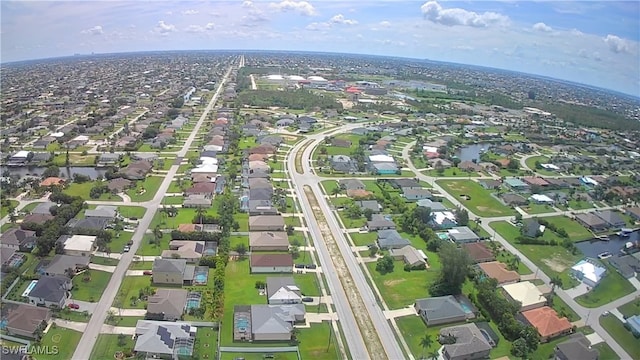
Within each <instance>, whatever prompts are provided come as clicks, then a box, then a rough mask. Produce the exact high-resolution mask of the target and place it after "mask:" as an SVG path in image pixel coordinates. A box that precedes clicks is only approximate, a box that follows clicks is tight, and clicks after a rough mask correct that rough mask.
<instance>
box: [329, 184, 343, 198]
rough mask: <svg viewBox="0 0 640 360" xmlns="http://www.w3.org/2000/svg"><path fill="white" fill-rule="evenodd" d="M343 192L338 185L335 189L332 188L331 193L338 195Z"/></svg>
mask: <svg viewBox="0 0 640 360" xmlns="http://www.w3.org/2000/svg"><path fill="white" fill-rule="evenodd" d="M341 192H342V189H341V188H340V186H336V187H334V188H333V189H331V195H333V196H335V197H338V195H340V193H341Z"/></svg>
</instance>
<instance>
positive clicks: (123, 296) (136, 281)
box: [113, 276, 152, 309]
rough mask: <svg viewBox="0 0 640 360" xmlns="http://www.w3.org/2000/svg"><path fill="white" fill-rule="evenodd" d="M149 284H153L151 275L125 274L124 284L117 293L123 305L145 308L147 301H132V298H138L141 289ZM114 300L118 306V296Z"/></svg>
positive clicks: (123, 306) (125, 306)
mask: <svg viewBox="0 0 640 360" xmlns="http://www.w3.org/2000/svg"><path fill="white" fill-rule="evenodd" d="M147 286H152V284H151V276H125V277H124V279H123V280H122V284H120V290H118V295H117V297H120V300H121V301H122V304H121V307H122V308H123V309H144V307H145V304H146V302H144V301H137V302H135V303H132V302H131V298H133V297H135V298H138V296H139V291H140V290H141V289H144V288H145V287H147ZM113 302H114V306H116V305H115V304H117V303H118V298H116V299H115V300H114V301H113ZM116 307H117V306H116Z"/></svg>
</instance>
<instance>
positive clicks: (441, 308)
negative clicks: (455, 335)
mask: <svg viewBox="0 0 640 360" xmlns="http://www.w3.org/2000/svg"><path fill="white" fill-rule="evenodd" d="M416 308H417V309H418V311H421V312H423V313H424V316H425V317H426V318H427V319H428V320H438V319H449V318H455V317H458V316H463V315H466V312H465V311H464V309H462V306H460V303H459V302H458V300H456V298H455V297H453V296H451V295H448V296H439V297H432V298H426V299H418V300H416Z"/></svg>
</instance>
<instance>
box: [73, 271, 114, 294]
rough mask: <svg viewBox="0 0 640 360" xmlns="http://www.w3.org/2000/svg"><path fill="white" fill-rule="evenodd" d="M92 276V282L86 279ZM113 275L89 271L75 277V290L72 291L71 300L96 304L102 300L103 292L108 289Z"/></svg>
mask: <svg viewBox="0 0 640 360" xmlns="http://www.w3.org/2000/svg"><path fill="white" fill-rule="evenodd" d="M87 276H90V278H91V280H89V281H85V280H84V279H85V278H86V277H87ZM110 279H111V273H109V272H106V271H98V270H87V271H86V272H83V273H81V274H78V275H76V276H74V278H73V288H72V289H71V298H73V299H76V300H80V301H91V302H96V301H98V300H99V299H100V296H101V295H102V292H104V289H106V287H107V284H108V283H109V280H110Z"/></svg>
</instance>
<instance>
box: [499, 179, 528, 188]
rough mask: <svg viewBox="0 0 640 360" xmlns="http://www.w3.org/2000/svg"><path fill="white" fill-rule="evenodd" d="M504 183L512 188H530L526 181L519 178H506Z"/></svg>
mask: <svg viewBox="0 0 640 360" xmlns="http://www.w3.org/2000/svg"><path fill="white" fill-rule="evenodd" d="M504 182H505V183H506V184H507V185H509V186H510V187H528V186H529V185H527V184H526V183H525V182H524V181H522V180H520V179H518V178H506V179H505V180H504Z"/></svg>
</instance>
